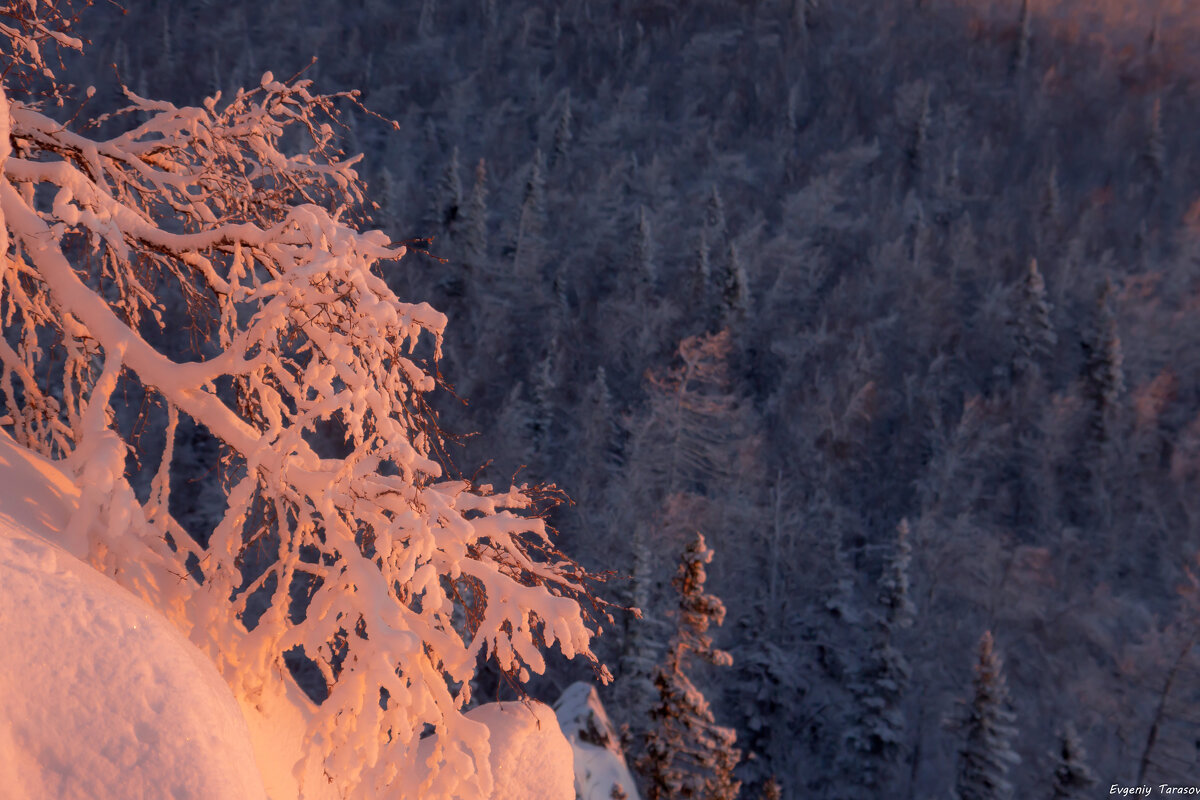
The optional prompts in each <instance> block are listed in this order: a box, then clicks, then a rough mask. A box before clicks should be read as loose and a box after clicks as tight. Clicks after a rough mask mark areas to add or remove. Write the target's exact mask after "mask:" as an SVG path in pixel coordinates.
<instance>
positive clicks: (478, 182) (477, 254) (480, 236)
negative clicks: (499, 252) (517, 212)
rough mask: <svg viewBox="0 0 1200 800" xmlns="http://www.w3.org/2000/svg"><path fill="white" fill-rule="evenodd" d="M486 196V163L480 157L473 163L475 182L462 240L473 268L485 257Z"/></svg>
mask: <svg viewBox="0 0 1200 800" xmlns="http://www.w3.org/2000/svg"><path fill="white" fill-rule="evenodd" d="M487 196H488V190H487V165H486V164H485V162H484V160H483V159H482V158H481V159H479V163H478V164H476V165H475V183H474V184H473V185H472V186H471V199H470V202H469V203H468V204H467V211H466V217H467V218H466V225H465V229H466V230H465V237H464V242H463V244H464V251H465V252H464V255H465V256H466V259H467V265H468V266H470V267H472V268H474V269H479V268H480V267H481V266H482V265H483V263H484V261H485V259H486V258H487V246H488V219H487V216H488V205H487Z"/></svg>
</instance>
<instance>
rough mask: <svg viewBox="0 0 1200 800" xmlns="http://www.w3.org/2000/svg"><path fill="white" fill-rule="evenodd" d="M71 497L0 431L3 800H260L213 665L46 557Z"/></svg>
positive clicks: (147, 612)
mask: <svg viewBox="0 0 1200 800" xmlns="http://www.w3.org/2000/svg"><path fill="white" fill-rule="evenodd" d="M78 495H79V490H78V489H77V488H76V487H75V486H74V485H72V481H71V480H70V479H68V478H67V477H66V476H65V475H64V474H63V473H62V472H61V471H60V470H59V469H58V468H57V467H56V466H55V465H54V464H52V463H51V462H49V461H46V460H45V459H42V458H40V457H39V456H37V455H35V454H33V453H31V452H30V451H28V450H26V449H25V448H23V447H20V446H18V445H17V444H16V443H15V442H13V440H12V439H11V438H10V437H9V436H8V435H7V434H6V433H4V432H2V431H0V640H2V641H3V642H4V648H3V653H2V655H0V709H2V711H0V787H2V790H0V794H3V796H4V797H5V798H6V800H43V799H44V798H56V800H75V799H76V798H78V799H79V800H84V799H85V798H86V800H132V799H134V798H167V799H169V800H192V799H193V798H194V799H195V800H226V799H228V800H258V799H259V798H262V799H263V800H265V798H266V794H265V793H264V791H263V786H262V779H261V778H260V776H259V773H258V769H257V767H256V766H255V762H254V756H253V749H252V747H251V745H250V740H249V734H248V731H247V728H246V723H245V721H244V720H243V718H242V714H241V712H240V710H239V709H238V705H237V702H236V701H235V700H234V697H233V695H232V693H231V692H230V690H229V689H228V687H227V686H226V685H225V683H224V681H222V680H221V677H220V676H219V675H218V674H217V671H216V669H215V668H214V667H213V666H212V664H211V663H210V662H209V661H208V660H207V659H206V658H205V656H204V655H203V654H202V653H200V651H199V650H197V649H196V648H195V647H194V646H193V645H192V644H191V643H190V642H188V641H187V639H185V638H184V636H183V635H182V634H181V633H179V632H178V631H177V630H176V629H175V628H174V626H172V625H171V624H170V623H169V622H168V621H167V620H166V619H165V618H163V617H162V616H161V615H160V614H158V612H156V611H155V610H154V609H152V608H151V607H150V606H148V605H146V604H145V603H144V602H142V601H141V600H139V599H138V598H136V597H134V596H133V595H132V594H130V593H129V592H127V591H126V590H124V589H122V588H121V587H119V586H118V585H117V584H116V583H115V582H113V581H112V580H111V579H109V578H106V577H105V576H103V575H101V574H100V573H99V572H97V571H96V570H94V569H93V568H92V567H90V566H88V565H87V564H84V563H83V562H81V561H79V560H78V559H77V558H75V557H74V556H73V555H71V554H70V553H68V552H67V551H66V550H64V549H62V548H61V547H59V546H57V545H56V544H54V541H55V540H56V539H58V538H59V537H61V536H62V535H63V533H64V531H65V530H66V526H67V524H68V521H69V518H70V515H71V512H72V511H73V510H74V508H75V505H76V502H77V499H78Z"/></svg>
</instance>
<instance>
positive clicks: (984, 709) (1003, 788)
mask: <svg viewBox="0 0 1200 800" xmlns="http://www.w3.org/2000/svg"><path fill="white" fill-rule="evenodd" d="M1003 668H1004V664H1003V661H1002V660H1001V658H1000V654H999V653H998V652H996V646H995V642H994V641H993V639H992V633H991V631H987V632H985V633H984V634H983V637H982V638H981V639H980V640H979V655H978V659H977V661H976V664H975V677H974V679H973V681H972V691H971V698H970V700H969V701H968V704H967V709H966V719H964V720H963V722H962V729H963V731H962V733H963V744H962V747H961V749H960V750H959V752H958V777H957V779H956V781H955V784H954V797H955V800H1007V798H1009V797H1011V796H1012V784H1010V783H1009V781H1008V770H1009V768H1010V767H1011V766H1012V765H1014V764H1017V763H1019V762H1020V760H1021V759H1020V757H1018V756H1017V754H1016V753H1015V752H1013V749H1012V741H1013V738H1014V737H1015V736H1016V733H1017V732H1016V729H1015V728H1013V727H1012V722H1013V720H1014V719H1015V715H1014V714H1013V713H1012V711H1011V710H1010V709H1009V708H1008V689H1007V687H1006V685H1005V680H1004V672H1003Z"/></svg>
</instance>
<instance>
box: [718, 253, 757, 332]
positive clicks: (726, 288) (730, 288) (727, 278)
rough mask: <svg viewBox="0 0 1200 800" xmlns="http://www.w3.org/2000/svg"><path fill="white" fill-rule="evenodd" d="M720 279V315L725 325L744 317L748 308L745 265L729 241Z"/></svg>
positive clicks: (748, 299)
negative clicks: (727, 254)
mask: <svg viewBox="0 0 1200 800" xmlns="http://www.w3.org/2000/svg"><path fill="white" fill-rule="evenodd" d="M723 272H724V275H723V276H722V280H721V316H722V322H724V323H725V324H726V325H728V324H731V323H736V322H739V321H740V320H742V319H744V318H745V316H746V313H747V312H748V311H749V310H750V286H749V279H748V278H747V277H746V266H745V264H743V263H742V256H741V253H740V252H739V250H738V247H737V244H736V243H734V242H730V243H729V257H728V259H726V261H725V264H724V266H723Z"/></svg>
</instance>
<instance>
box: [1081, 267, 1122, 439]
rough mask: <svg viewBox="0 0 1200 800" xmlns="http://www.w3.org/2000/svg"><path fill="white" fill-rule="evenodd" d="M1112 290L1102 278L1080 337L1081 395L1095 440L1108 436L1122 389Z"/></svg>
mask: <svg viewBox="0 0 1200 800" xmlns="http://www.w3.org/2000/svg"><path fill="white" fill-rule="evenodd" d="M1112 292H1113V286H1112V282H1111V281H1110V280H1109V279H1108V278H1105V279H1104V282H1103V283H1102V284H1101V286H1100V290H1099V291H1098V292H1097V294H1096V305H1095V309H1094V311H1093V314H1092V320H1091V324H1090V326H1089V330H1088V331H1087V333H1086V334H1085V337H1084V340H1083V355H1084V396H1085V397H1086V398H1087V400H1088V402H1089V404H1090V409H1089V412H1090V420H1089V426H1090V428H1091V432H1092V436H1093V438H1094V439H1095V441H1096V442H1099V443H1103V442H1106V441H1108V439H1109V436H1110V434H1111V428H1112V424H1113V416H1114V415H1115V414H1116V413H1117V410H1118V407H1119V403H1120V398H1121V393H1122V392H1123V391H1124V390H1125V372H1124V367H1123V363H1124V358H1123V356H1122V354H1121V337H1120V335H1119V334H1118V332H1117V317H1116V314H1115V313H1114V312H1113V308H1112Z"/></svg>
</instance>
